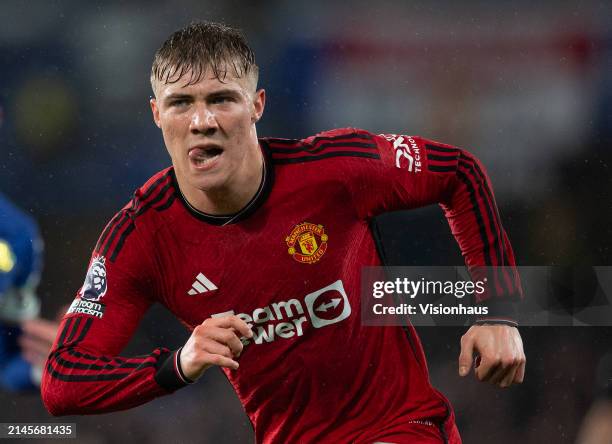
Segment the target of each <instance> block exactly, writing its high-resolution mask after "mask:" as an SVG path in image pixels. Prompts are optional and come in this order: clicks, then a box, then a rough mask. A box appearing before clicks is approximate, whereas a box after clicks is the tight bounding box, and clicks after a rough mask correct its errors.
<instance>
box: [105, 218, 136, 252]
mask: <svg viewBox="0 0 612 444" xmlns="http://www.w3.org/2000/svg"><path fill="white" fill-rule="evenodd" d="M121 213H122V217H121V219H120V221H119V223H117V224H115V228H114V229H113V231H112V233H111V235H110V237H109V238H108V241H107V242H106V244H105V245H104V249H103V250H102V256H106V255H107V253H108V250H109V249H110V247H111V245H112V244H113V242H114V241H115V237H117V233H119V230H121V227H123V225H125V223H126V222H127V221H128V220H129V219H130V215H129V214H128V212H127V211H126V210H121Z"/></svg>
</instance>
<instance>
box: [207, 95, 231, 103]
mask: <svg viewBox="0 0 612 444" xmlns="http://www.w3.org/2000/svg"><path fill="white" fill-rule="evenodd" d="M233 100H234V99H233V98H232V97H230V96H217V97H213V98H212V99H211V101H210V102H211V103H213V104H223V103H227V102H232V101H233Z"/></svg>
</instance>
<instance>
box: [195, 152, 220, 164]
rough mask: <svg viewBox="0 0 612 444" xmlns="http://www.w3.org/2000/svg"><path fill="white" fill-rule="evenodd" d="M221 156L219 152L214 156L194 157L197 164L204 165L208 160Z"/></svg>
mask: <svg viewBox="0 0 612 444" xmlns="http://www.w3.org/2000/svg"><path fill="white" fill-rule="evenodd" d="M218 156H219V154H215V155H214V156H210V157H201V156H198V157H194V158H193V160H195V163H196V165H204V164H206V163H208V162H210V161H211V160H213V159H215V158H217V157H218Z"/></svg>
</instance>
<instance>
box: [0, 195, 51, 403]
mask: <svg viewBox="0 0 612 444" xmlns="http://www.w3.org/2000/svg"><path fill="white" fill-rule="evenodd" d="M41 268H42V240H41V237H40V233H39V230H38V226H37V224H36V222H34V220H33V219H32V218H31V217H29V216H28V215H26V214H25V213H23V212H22V211H21V210H19V209H18V208H17V207H15V206H14V205H13V204H12V203H11V202H10V201H9V200H8V199H6V198H5V197H4V196H2V195H1V194H0V388H2V389H5V390H10V391H23V390H28V389H34V388H36V386H35V384H34V383H33V381H32V380H31V375H32V368H31V365H30V364H29V363H28V362H26V361H25V360H24V359H23V358H22V357H21V351H20V349H19V345H18V343H17V338H18V337H19V335H20V334H21V331H20V329H19V327H18V326H17V323H18V322H19V321H21V320H24V319H28V318H33V317H36V316H38V312H39V306H40V303H39V301H38V298H37V297H36V295H35V290H36V286H37V285H38V282H39V280H40V274H41Z"/></svg>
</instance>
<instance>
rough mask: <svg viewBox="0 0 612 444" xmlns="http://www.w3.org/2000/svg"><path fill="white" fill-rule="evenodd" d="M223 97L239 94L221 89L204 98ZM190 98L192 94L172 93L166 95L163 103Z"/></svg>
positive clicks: (231, 90)
mask: <svg viewBox="0 0 612 444" xmlns="http://www.w3.org/2000/svg"><path fill="white" fill-rule="evenodd" d="M224 95H232V96H237V95H240V92H239V91H237V90H235V89H230V88H223V89H219V90H217V91H213V92H211V93H209V94H208V95H207V96H206V98H207V99H208V98H214V97H218V96H224ZM191 98H193V94H185V93H172V94H169V95H167V96H166V97H165V98H164V101H165V102H169V101H171V100H176V99H191Z"/></svg>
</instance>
